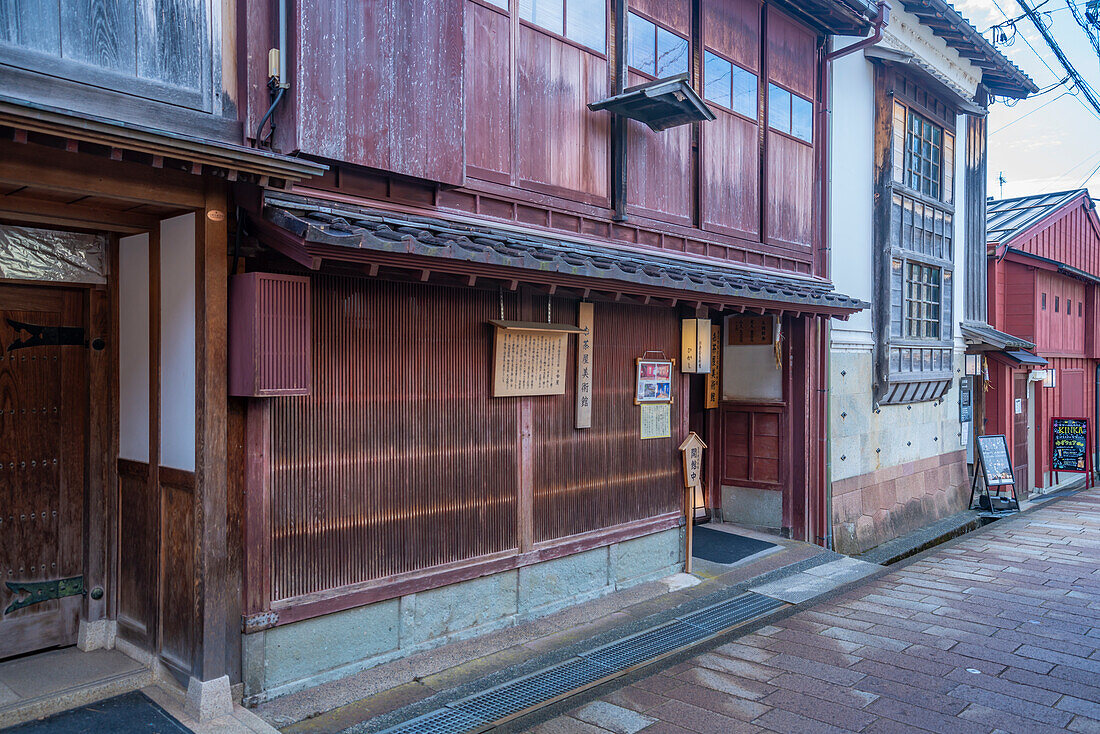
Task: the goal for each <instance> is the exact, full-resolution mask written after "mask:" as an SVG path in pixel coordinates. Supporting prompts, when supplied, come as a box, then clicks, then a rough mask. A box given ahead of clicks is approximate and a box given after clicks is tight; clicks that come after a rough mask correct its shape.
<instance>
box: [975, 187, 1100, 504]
mask: <svg viewBox="0 0 1100 734" xmlns="http://www.w3.org/2000/svg"><path fill="white" fill-rule="evenodd" d="M988 210H989V216H988V220H987V221H988V224H987V229H988V240H989V250H988V267H989V316H990V318H989V320H990V323H992V324H993V325H994V326H995V327H996V328H998V329H1001V330H1004V331H1007V332H1010V333H1012V334H1015V335H1018V336H1020V337H1022V338H1024V339H1026V340H1028V341H1030V342H1033V346H1034V349H1033V350H1021V349H1015V350H1014V349H1005V350H1000V351H997V352H991V353H989V355H988V357H987V363H988V375H989V376H988V388H987V392H986V393H985V401H986V423H985V431H984V432H985V433H989V434H997V433H1003V434H1005V436H1006V437H1008V441H1009V447H1010V448H1011V449H1012V460H1013V464H1014V467H1015V475H1016V488H1017V491H1018V492H1019V493H1020V494H1021V496H1023V497H1026V496H1027V495H1028V494H1029V493H1032V492H1037V493H1042V492H1045V491H1049V490H1052V489H1055V488H1057V487H1058V486H1060V485H1062V484H1065V483H1067V482H1071V481H1074V480H1078V479H1080V478H1081V475H1080V474H1069V473H1065V472H1063V473H1061V474H1060V475H1055V474H1054V473H1053V472H1052V471H1051V433H1050V431H1051V419H1052V418H1055V417H1072V418H1087V419H1088V420H1089V430H1090V433H1091V435H1090V444H1091V445H1090V446H1089V453H1091V454H1092V455H1093V457H1094V458H1095V455H1096V444H1095V440H1096V425H1097V424H1096V419H1097V418H1098V417H1100V410H1098V408H1097V405H1096V400H1097V390H1096V386H1097V382H1098V380H1100V342H1098V341H1097V340H1098V338H1100V323H1098V319H1100V312H1098V311H1097V309H1098V307H1100V302H1098V301H1097V298H1098V297H1100V289H1098V286H1100V220H1098V219H1097V215H1096V203H1095V202H1094V201H1093V200H1092V199H1091V198H1090V197H1089V192H1088V190H1087V189H1078V190H1075V191H1062V192H1058V193H1053V194H1036V195H1032V196H1021V197H1017V198H1014V199H1002V200H998V201H990V202H989V206H988ZM1093 466H1095V463H1094V464H1093Z"/></svg>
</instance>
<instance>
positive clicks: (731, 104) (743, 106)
mask: <svg viewBox="0 0 1100 734" xmlns="http://www.w3.org/2000/svg"><path fill="white" fill-rule="evenodd" d="M703 96H704V97H705V98H706V100H707V101H708V102H714V103H715V104H719V105H722V106H723V107H725V108H726V109H728V110H732V111H734V112H736V113H737V114H739V115H744V116H745V117H749V118H752V119H753V120H755V119H756V74H753V73H752V72H751V71H747V70H745V69H742V68H741V67H740V66H738V65H737V64H735V63H733V62H732V61H728V60H726V59H724V58H722V57H721V56H719V55H718V54H716V53H711V52H710V51H705V52H704V53H703Z"/></svg>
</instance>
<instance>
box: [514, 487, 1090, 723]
mask: <svg viewBox="0 0 1100 734" xmlns="http://www.w3.org/2000/svg"><path fill="white" fill-rule="evenodd" d="M527 731H530V732H533V733H534V734H557V733H558V732H579V733H585V732H588V733H591V734H603V733H605V732H630V733H631V734H633V733H634V732H645V733H646V734H658V733H660V732H667V733H671V732H677V733H684V732H697V733H709V732H722V733H723V734H729V733H738V732H761V731H773V732H790V733H795V732H797V733H800V734H801V733H802V732H807V733H809V732H812V733H814V734H818V733H821V734H828V733H830V732H844V731H855V732H869V733H870V732H896V733H898V734H905V733H912V734H922V733H924V734H926V733H927V732H937V734H940V733H947V732H964V733H967V732H975V733H978V732H1024V733H1026V734H1043V733H1045V732H1060V731H1073V732H1100V490H1091V491H1088V492H1081V493H1079V494H1077V495H1074V496H1072V497H1069V498H1067V499H1062V500H1058V501H1055V502H1052V503H1051V504H1049V505H1045V506H1042V507H1040V508H1039V509H1037V510H1035V511H1033V512H1030V513H1027V514H1024V515H1019V516H1015V517H1013V518H1010V519H1006V520H1000V521H998V522H997V523H994V524H993V525H991V526H990V527H988V528H986V529H984V530H982V531H979V532H977V533H973V534H971V535H969V536H965V537H963V538H961V539H959V540H957V541H954V542H952V543H949V544H946V545H944V546H941V547H939V548H937V549H934V550H932V551H930V552H929V553H927V554H925V555H923V556H919V557H918V558H917V560H915V561H913V562H910V563H905V562H903V563H901V564H898V566H897V567H896V570H894V571H892V572H890V573H888V574H886V575H883V576H880V577H878V578H876V579H874V580H871V581H869V582H865V583H862V584H859V585H857V586H856V587H854V588H852V589H850V590H848V591H846V592H844V593H843V594H841V595H839V596H835V597H833V598H830V599H827V600H826V601H823V602H820V603H817V604H811V605H809V606H808V607H807V608H805V609H804V610H803V611H799V612H797V613H796V614H794V615H792V616H789V617H786V618H784V619H782V620H780V621H776V622H775V623H774V624H770V625H768V626H765V627H762V628H760V629H758V630H756V631H755V632H753V633H751V634H748V635H745V636H743V637H740V638H737V639H736V640H735V641H733V642H728V643H726V644H723V645H720V646H718V647H716V648H714V649H713V650H710V651H707V652H705V653H703V654H700V655H697V656H695V657H692V658H690V659H689V660H687V661H686V662H683V663H679V664H676V665H674V666H673V667H669V668H666V669H664V670H660V671H659V672H656V673H653V674H651V675H648V677H644V678H640V679H637V680H634V681H633V682H631V683H630V684H629V685H625V686H623V687H620V688H619V689H618V690H615V691H613V692H611V693H604V694H602V696H601V698H600V699H599V700H595V701H589V702H587V703H585V704H584V705H583V706H579V707H578V708H576V709H574V710H573V711H570V712H568V713H567V714H564V715H560V716H557V717H556V718H553V719H550V720H547V721H543V722H541V723H538V724H534V725H532V726H530V727H529V728H528V729H527Z"/></svg>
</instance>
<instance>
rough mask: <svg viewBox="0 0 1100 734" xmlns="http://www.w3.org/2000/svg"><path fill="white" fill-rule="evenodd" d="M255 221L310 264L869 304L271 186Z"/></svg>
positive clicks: (781, 276)
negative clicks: (319, 198) (380, 266)
mask: <svg viewBox="0 0 1100 734" xmlns="http://www.w3.org/2000/svg"><path fill="white" fill-rule="evenodd" d="M257 225H258V226H257V229H259V230H260V232H259V234H260V241H261V242H262V243H265V244H268V245H270V246H272V247H273V248H274V249H276V250H279V251H281V252H282V253H283V254H285V255H287V256H289V257H291V258H292V259H295V260H297V261H298V262H300V263H301V264H303V265H305V266H306V267H310V268H314V269H316V268H318V267H320V265H321V263H322V261H324V260H333V261H342V262H359V263H379V262H382V263H383V264H385V265H386V266H387V267H403V268H406V269H417V268H423V269H424V270H425V271H426V272H427V271H431V270H438V271H440V272H445V271H449V272H457V273H461V274H475V275H476V274H477V273H482V274H484V275H487V277H499V278H500V279H502V280H509V279H511V280H532V282H541V283H548V284H555V285H556V284H559V283H560V284H562V286H563V287H580V288H585V289H591V290H597V291H598V290H606V291H612V292H624V291H625V292H633V293H639V294H644V295H651V294H652V295H655V296H657V297H661V296H670V295H671V296H672V297H673V298H675V297H677V296H678V297H679V298H682V299H684V300H689V299H690V300H699V301H706V302H711V303H719V304H728V305H731V306H733V307H737V306H738V305H740V306H742V307H743V308H744V307H747V308H757V309H780V310H784V311H793V312H798V313H807V314H811V313H819V314H825V315H832V316H839V317H844V318H846V317H847V316H849V315H851V314H852V313H854V312H856V311H859V310H862V309H864V308H868V307H869V305H870V304H868V303H866V302H865V301H861V300H860V299H858V298H852V297H850V296H846V295H844V294H842V293H837V292H836V291H834V290H833V287H832V284H831V283H830V282H829V281H827V280H824V279H821V278H813V277H808V276H800V275H796V274H789V273H782V272H779V271H771V270H763V269H761V270H756V269H752V268H749V267H745V266H741V265H738V264H735V263H723V262H720V261H717V260H704V259H701V258H694V257H691V256H678V255H671V254H666V253H662V252H660V251H643V250H637V249H626V248H623V247H618V246H612V245H610V244H608V245H606V246H604V245H600V244H598V243H595V242H589V241H584V242H581V241H572V240H564V239H557V238H554V237H553V236H552V235H550V234H544V233H541V232H519V231H516V230H513V229H502V228H498V227H494V226H493V224H492V223H489V222H486V223H485V224H483V225H471V224H467V223H457V222H452V221H448V220H445V219H440V218H437V217H429V216H416V215H408V214H397V213H393V212H388V211H380V210H376V209H370V208H365V207H356V206H352V205H347V204H339V205H334V204H333V203H332V202H327V201H315V200H312V199H309V198H306V197H297V196H291V195H284V194H276V193H274V192H268V195H267V197H266V199H265V202H264V207H263V212H262V221H259V222H257ZM494 273H495V274H496V275H495V276H494V275H493V274H494Z"/></svg>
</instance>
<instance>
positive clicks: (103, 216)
mask: <svg viewBox="0 0 1100 734" xmlns="http://www.w3.org/2000/svg"><path fill="white" fill-rule="evenodd" d="M0 219H12V220H19V221H23V222H33V223H35V224H50V225H55V226H61V227H81V228H85V229H89V228H94V229H101V230H104V231H106V232H118V233H119V234H139V233H141V232H151V231H153V230H154V229H156V228H158V227H159V226H160V219H158V218H157V217H151V216H148V215H146V214H137V213H130V212H119V211H110V210H108V209H102V208H99V207H92V206H81V205H80V204H60V203H57V202H52V201H42V200H41V199H24V198H21V197H17V196H5V197H0Z"/></svg>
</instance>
